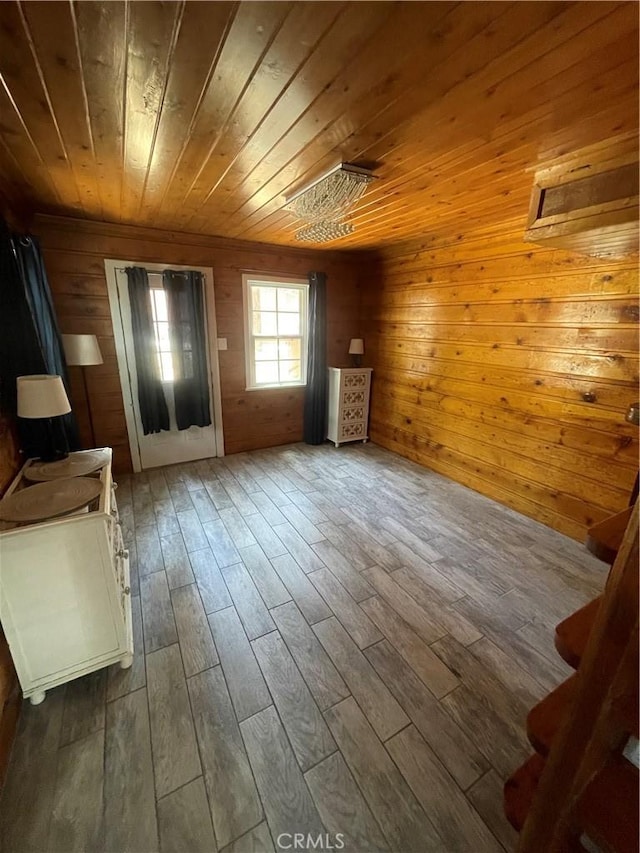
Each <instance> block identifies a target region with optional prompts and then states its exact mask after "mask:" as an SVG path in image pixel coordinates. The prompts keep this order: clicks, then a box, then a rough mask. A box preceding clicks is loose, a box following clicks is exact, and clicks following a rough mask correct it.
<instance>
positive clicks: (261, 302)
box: [251, 287, 277, 311]
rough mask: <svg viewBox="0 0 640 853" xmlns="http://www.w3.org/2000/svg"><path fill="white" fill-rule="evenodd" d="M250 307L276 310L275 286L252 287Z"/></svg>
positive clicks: (259, 309) (255, 309) (261, 309)
mask: <svg viewBox="0 0 640 853" xmlns="http://www.w3.org/2000/svg"><path fill="white" fill-rule="evenodd" d="M251 299H252V302H253V304H252V306H251V307H252V308H253V310H254V311H275V310H276V307H277V306H276V288H275V287H252V288H251Z"/></svg>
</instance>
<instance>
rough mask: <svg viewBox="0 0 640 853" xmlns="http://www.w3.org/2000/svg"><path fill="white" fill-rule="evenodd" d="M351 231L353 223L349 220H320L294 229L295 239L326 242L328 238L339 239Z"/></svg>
mask: <svg viewBox="0 0 640 853" xmlns="http://www.w3.org/2000/svg"><path fill="white" fill-rule="evenodd" d="M352 232H353V225H351V224H350V223H349V222H333V221H332V220H321V221H320V222H314V223H313V224H312V225H307V226H306V227H305V228H301V229H300V230H299V231H296V240H303V241H307V242H309V243H328V242H329V241H330V240H339V239H340V237H346V236H347V234H351V233H352Z"/></svg>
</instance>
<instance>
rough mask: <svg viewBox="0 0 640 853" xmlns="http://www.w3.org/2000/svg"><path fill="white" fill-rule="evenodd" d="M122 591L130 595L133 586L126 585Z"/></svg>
mask: <svg viewBox="0 0 640 853" xmlns="http://www.w3.org/2000/svg"><path fill="white" fill-rule="evenodd" d="M122 591H123V592H124V594H125V595H129V594H130V592H131V587H130V586H125V588H124V589H123V590H122Z"/></svg>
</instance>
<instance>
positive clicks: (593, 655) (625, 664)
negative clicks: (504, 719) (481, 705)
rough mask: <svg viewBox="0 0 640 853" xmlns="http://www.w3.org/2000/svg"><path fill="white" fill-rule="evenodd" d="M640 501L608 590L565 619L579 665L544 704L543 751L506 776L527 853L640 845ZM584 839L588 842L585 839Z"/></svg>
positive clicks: (532, 729)
mask: <svg viewBox="0 0 640 853" xmlns="http://www.w3.org/2000/svg"><path fill="white" fill-rule="evenodd" d="M638 556H639V555H638V505H637V503H636V506H635V507H634V509H633V512H631V513H630V518H629V522H628V525H627V528H626V531H625V534H624V538H623V539H622V542H621V545H620V547H619V551H618V554H617V557H616V559H615V562H614V564H613V566H612V568H611V571H610V573H609V577H608V579H607V584H606V587H605V590H604V593H603V595H602V596H601V597H600V599H596V600H595V601H594V602H591V603H590V604H589V605H587V606H586V607H584V608H582V609H581V610H580V611H577V612H576V613H575V614H573V616H571V617H569V619H566V620H564V622H562V623H560V625H559V626H558V630H557V635H556V647H557V648H558V650H559V652H560V653H561V654H562V656H563V657H564V658H565V660H568V661H569V662H570V663H571V664H572V665H573V666H574V667H576V669H577V672H576V674H575V675H573V676H571V678H569V679H567V680H566V681H565V682H563V684H561V685H559V687H557V688H556V689H555V690H554V691H553V692H552V693H551V694H549V695H548V696H547V697H545V699H543V700H542V701H541V702H540V703H538V705H536V706H535V707H534V708H533V709H532V710H531V712H530V713H529V716H528V718H527V734H528V737H529V739H530V741H531V743H532V745H533V746H534V748H535V750H536V753H534V755H532V756H531V757H530V758H529V759H528V760H527V761H526V762H525V763H524V764H523V765H522V766H521V767H520V768H518V770H516V772H515V773H514V774H513V775H512V776H511V778H510V779H509V780H507V782H506V784H505V789H504V795H505V813H506V815H507V817H508V818H509V820H510V822H511V823H512V825H513V826H515V827H516V829H518V830H519V831H520V833H521V834H520V841H519V845H518V851H519V853H541V851H544V853H567V851H574V850H584V849H585V848H584V847H583V845H582V844H581V838H583V837H584V836H586V837H588V839H589V840H590V841H591V842H593V843H595V844H596V845H597V846H598V847H599V848H600V849H601V850H603V851H604V853H632V851H633V853H637V851H638V829H639V827H638V769H637V767H636V766H634V765H633V764H632V763H631V762H630V761H628V760H627V758H626V757H624V755H623V751H624V749H625V746H626V744H627V743H628V741H629V737H630V736H631V737H635V738H637V737H638ZM585 844H586V841H585Z"/></svg>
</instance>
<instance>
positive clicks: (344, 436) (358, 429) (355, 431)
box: [338, 421, 367, 441]
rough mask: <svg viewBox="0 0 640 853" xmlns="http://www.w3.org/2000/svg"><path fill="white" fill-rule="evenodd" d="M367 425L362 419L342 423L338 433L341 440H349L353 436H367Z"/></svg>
mask: <svg viewBox="0 0 640 853" xmlns="http://www.w3.org/2000/svg"><path fill="white" fill-rule="evenodd" d="M366 435H367V425H366V424H365V423H363V422H362V421H360V422H359V423H348V424H340V431H339V435H338V440H339V441H348V440H349V439H351V438H366Z"/></svg>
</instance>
